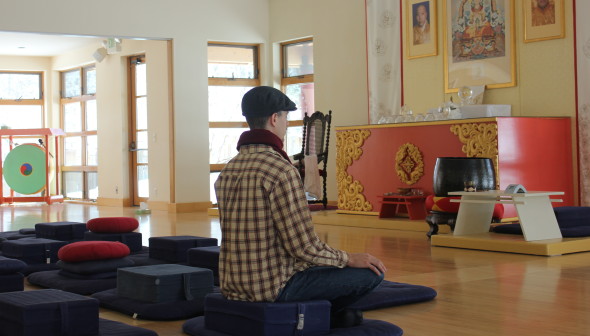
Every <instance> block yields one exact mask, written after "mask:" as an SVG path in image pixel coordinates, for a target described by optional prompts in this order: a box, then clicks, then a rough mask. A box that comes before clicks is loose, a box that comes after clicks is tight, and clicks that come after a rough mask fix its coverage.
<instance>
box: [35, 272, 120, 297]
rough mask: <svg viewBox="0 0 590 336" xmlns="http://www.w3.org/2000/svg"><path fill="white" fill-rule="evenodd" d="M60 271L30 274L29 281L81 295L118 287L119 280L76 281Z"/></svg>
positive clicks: (40, 285)
mask: <svg viewBox="0 0 590 336" xmlns="http://www.w3.org/2000/svg"><path fill="white" fill-rule="evenodd" d="M60 272H61V271H60V270H52V271H43V272H35V273H31V274H29V276H28V277H27V281H28V282H29V283H30V284H32V285H36V286H39V287H44V288H53V289H60V290H63V291H66V292H71V293H76V294H79V295H91V294H94V293H96V292H102V291H105V290H107V289H112V288H115V287H117V279H116V278H110V279H74V278H69V277H67V276H63V275H61V274H60Z"/></svg>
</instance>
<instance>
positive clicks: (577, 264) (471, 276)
mask: <svg viewBox="0 0 590 336" xmlns="http://www.w3.org/2000/svg"><path fill="white" fill-rule="evenodd" d="M135 210H136V208H116V207H98V206H94V205H81V204H54V205H52V206H47V205H42V206H41V205H27V204H20V205H2V206H0V230H1V231H12V230H18V229H21V228H30V227H34V224H35V223H39V222H48V221H87V220H88V219H90V218H94V217H107V216H136V215H135ZM136 217H137V218H138V219H139V221H140V228H139V231H140V232H141V233H142V234H143V242H144V245H147V243H148V239H149V237H150V236H167V235H198V236H209V237H215V238H218V239H220V238H221V233H220V230H219V218H218V217H215V216H209V215H207V213H205V212H203V213H178V214H171V213H167V212H165V211H152V213H151V214H149V215H141V216H136ZM313 217H314V221H315V222H316V225H315V227H316V231H317V232H318V235H319V236H320V238H321V239H323V240H324V241H327V242H328V243H329V244H331V245H332V246H334V247H337V248H341V249H344V250H347V251H350V252H362V251H367V252H369V253H372V254H374V255H376V256H377V257H379V258H381V259H382V260H383V261H384V262H385V264H386V266H387V268H388V269H389V272H388V273H387V274H386V277H385V278H386V279H387V280H390V281H397V282H405V283H412V284H417V285H425V286H430V287H433V288H434V289H436V290H437V291H438V297H437V298H436V299H435V300H433V301H431V302H425V303H419V304H413V305H406V306H401V307H393V308H387V309H380V310H377V311H370V312H366V313H365V317H366V318H372V319H381V320H385V321H389V322H391V323H394V324H396V325H398V326H399V327H401V328H402V329H404V335H409V336H415V335H419V336H422V335H438V336H446V335H449V336H450V335H453V336H458V335H465V336H474V335H475V336H479V335H481V336H488V335H489V336H497V335H547V336H552V335H556V336H557V335H560V336H561V335H588V334H589V330H590V319H589V318H588V316H590V253H575V254H568V255H563V256H556V257H545V256H534V255H522V254H511V253H500V252H486V251H476V250H466V249H455V248H446V247H431V246H430V242H429V241H428V239H427V238H426V235H425V230H427V226H425V225H424V223H421V222H415V221H409V220H400V221H393V220H389V221H388V220H383V219H378V218H376V217H375V216H360V215H345V214H336V213H335V211H327V212H317V213H314V214H313ZM408 226H411V227H412V230H408V229H407V227H408ZM404 227H406V229H403V228H404ZM402 229H403V230H402ZM441 229H442V230H441V231H442V232H448V228H445V227H442V228H441ZM444 230H447V231H444ZM33 288H34V287H33V286H27V289H33ZM100 315H101V317H104V318H107V319H111V320H116V321H121V322H124V323H128V324H131V325H136V326H141V327H144V328H148V329H152V330H155V331H156V332H157V333H158V334H159V335H171V336H174V335H183V333H182V330H181V326H182V323H184V321H172V322H156V321H142V320H133V319H132V318H130V317H128V316H126V315H123V314H120V313H117V312H113V311H109V310H106V309H101V313H100Z"/></svg>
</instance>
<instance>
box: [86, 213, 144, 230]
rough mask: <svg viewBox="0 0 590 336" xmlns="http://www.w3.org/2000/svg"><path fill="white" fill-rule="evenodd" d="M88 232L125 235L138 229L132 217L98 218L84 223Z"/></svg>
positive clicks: (136, 222)
mask: <svg viewBox="0 0 590 336" xmlns="http://www.w3.org/2000/svg"><path fill="white" fill-rule="evenodd" d="M86 227H87V228H88V230H90V231H92V232H96V233H126V232H131V231H133V230H135V229H137V228H138V227H139V222H138V221H137V219H135V218H133V217H99V218H92V219H91V220H89V221H88V222H86Z"/></svg>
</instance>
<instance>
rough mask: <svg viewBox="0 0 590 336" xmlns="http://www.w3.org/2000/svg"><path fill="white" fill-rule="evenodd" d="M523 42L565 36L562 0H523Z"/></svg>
mask: <svg viewBox="0 0 590 336" xmlns="http://www.w3.org/2000/svg"><path fill="white" fill-rule="evenodd" d="M522 6H523V8H522V9H523V13H524V42H535V41H544V40H551V39H557V38H563V37H564V36H565V22H564V21H565V16H564V10H563V0H523V1H522Z"/></svg>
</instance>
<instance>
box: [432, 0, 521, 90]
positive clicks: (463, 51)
mask: <svg viewBox="0 0 590 336" xmlns="http://www.w3.org/2000/svg"><path fill="white" fill-rule="evenodd" d="M443 14H444V15H443V27H444V32H443V37H444V43H443V47H444V55H443V56H444V57H443V58H444V81H445V84H444V85H445V92H446V93H451V92H457V90H458V89H459V88H460V87H463V86H481V85H485V86H486V88H487V89H495V88H504V87H511V86H515V85H516V64H515V60H516V52H515V51H516V47H515V37H514V36H515V29H514V0H443Z"/></svg>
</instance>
